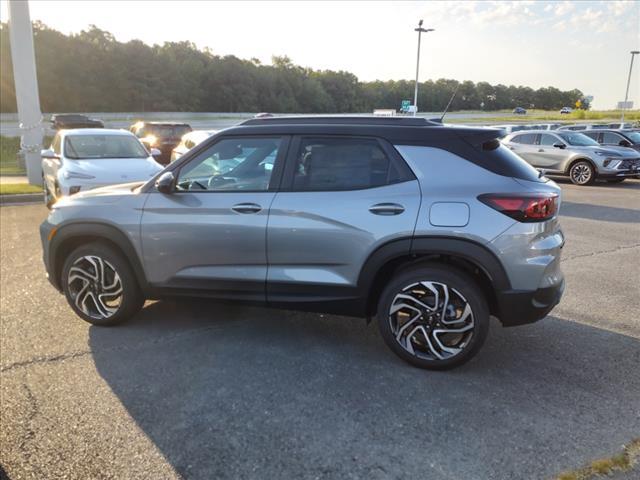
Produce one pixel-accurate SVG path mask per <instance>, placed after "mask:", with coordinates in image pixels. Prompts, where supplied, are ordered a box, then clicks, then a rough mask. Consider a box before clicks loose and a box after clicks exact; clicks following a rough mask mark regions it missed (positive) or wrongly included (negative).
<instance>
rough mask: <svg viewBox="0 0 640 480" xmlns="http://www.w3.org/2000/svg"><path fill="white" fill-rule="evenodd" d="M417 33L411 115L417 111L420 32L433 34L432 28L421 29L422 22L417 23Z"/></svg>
mask: <svg viewBox="0 0 640 480" xmlns="http://www.w3.org/2000/svg"><path fill="white" fill-rule="evenodd" d="M415 31H416V32H418V59H417V61H416V89H415V90H414V92H413V108H414V110H413V115H414V116H415V114H416V113H417V111H418V73H419V72H420V40H421V38H422V32H424V33H427V32H433V31H434V29H433V28H422V20H420V22H418V28H416V29H415Z"/></svg>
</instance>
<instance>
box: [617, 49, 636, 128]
mask: <svg viewBox="0 0 640 480" xmlns="http://www.w3.org/2000/svg"><path fill="white" fill-rule="evenodd" d="M639 53H640V51H638V50H632V51H631V65H629V78H627V91H626V93H625V94H624V103H623V104H622V116H621V118H620V123H624V109H625V108H626V106H627V99H628V98H629V84H630V83H631V70H633V57H635V56H636V55H637V54H639ZM622 126H623V125H620V127H622Z"/></svg>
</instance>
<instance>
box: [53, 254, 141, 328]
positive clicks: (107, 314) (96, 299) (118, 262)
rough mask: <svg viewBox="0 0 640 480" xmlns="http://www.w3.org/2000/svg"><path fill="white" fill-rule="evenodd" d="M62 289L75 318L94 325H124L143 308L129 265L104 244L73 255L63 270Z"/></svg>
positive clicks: (139, 292) (138, 288) (136, 283)
mask: <svg viewBox="0 0 640 480" xmlns="http://www.w3.org/2000/svg"><path fill="white" fill-rule="evenodd" d="M62 289H63V291H64V294H65V296H66V298H67V302H68V303H69V305H70V306H71V308H73V310H74V311H75V312H76V314H77V315H78V316H79V317H80V318H82V319H83V320H85V321H87V322H89V323H92V324H94V325H103V326H109V325H115V324H117V323H121V322H124V321H125V320H128V319H129V318H131V317H132V316H134V315H135V314H136V313H138V311H139V310H140V309H141V308H142V305H143V304H144V297H143V296H142V292H141V291H140V287H139V286H138V282H137V280H136V278H135V275H134V273H133V271H132V270H131V267H130V266H129V264H128V262H127V261H126V260H125V259H124V258H123V257H122V255H121V254H119V253H118V252H117V251H115V250H114V249H113V248H111V247H110V246H108V245H106V244H104V243H101V242H92V243H89V244H86V245H83V246H81V247H78V248H77V249H75V250H74V251H73V252H71V254H70V255H69V256H68V257H67V259H66V261H65V263H64V266H63V268H62Z"/></svg>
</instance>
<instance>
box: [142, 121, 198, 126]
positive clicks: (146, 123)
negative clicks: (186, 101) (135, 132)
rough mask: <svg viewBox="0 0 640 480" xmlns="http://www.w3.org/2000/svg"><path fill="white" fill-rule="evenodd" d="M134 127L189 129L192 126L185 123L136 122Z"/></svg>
mask: <svg viewBox="0 0 640 480" xmlns="http://www.w3.org/2000/svg"><path fill="white" fill-rule="evenodd" d="M134 125H160V126H167V127H169V126H170V127H189V126H190V125H189V124H188V123H185V122H144V121H143V122H136V123H134Z"/></svg>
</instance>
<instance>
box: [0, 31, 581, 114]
mask: <svg viewBox="0 0 640 480" xmlns="http://www.w3.org/2000/svg"><path fill="white" fill-rule="evenodd" d="M33 33H34V47H35V54H36V68H37V72H38V85H39V90H40V103H41V108H42V110H43V111H44V112H132V111H141V112H142V111H152V112H153V111H192V112H278V113H286V112H295V113H345V112H351V113H355V112H371V111H373V109H376V108H393V109H399V108H400V104H401V102H402V100H409V99H413V89H414V82H413V81H411V80H388V81H380V80H376V81H372V82H363V81H359V80H358V78H357V77H356V76H355V75H354V74H352V73H350V72H346V71H333V70H313V69H311V68H305V67H301V66H298V65H295V64H294V63H293V62H292V61H291V60H290V59H289V58H288V57H286V56H283V57H273V58H272V63H271V65H264V64H261V62H260V61H259V60H258V59H255V58H252V59H250V60H245V59H240V58H237V57H235V56H233V55H226V56H219V55H216V54H215V53H214V52H213V51H211V50H210V49H208V48H205V49H203V50H200V49H198V48H197V47H196V46H195V45H194V44H193V43H191V42H165V43H164V44H163V45H153V46H150V45H147V44H145V43H143V42H142V41H140V40H132V41H129V42H126V43H124V42H119V41H117V40H116V39H115V38H114V36H113V35H112V34H111V33H109V32H106V31H104V30H101V29H99V28H97V27H96V26H93V25H92V26H90V27H89V28H88V29H87V30H83V31H82V32H80V33H78V34H71V35H64V34H62V33H61V32H58V31H56V30H54V29H52V28H49V27H47V26H46V25H45V24H43V23H41V22H34V24H33ZM456 88H459V89H458V93H457V95H456V98H455V100H454V101H453V103H452V105H451V107H450V109H451V110H480V109H484V110H489V111H491V110H500V109H511V108H514V107H516V106H522V107H525V108H533V107H535V108H540V109H545V110H557V109H560V108H562V107H563V106H565V105H567V106H573V105H574V104H575V102H576V100H578V99H582V98H583V94H582V92H581V91H580V90H577V89H574V90H570V91H561V90H559V89H557V88H555V87H545V88H539V89H537V90H534V89H532V88H530V87H523V86H513V85H510V86H506V85H501V84H500V85H491V84H489V83H487V82H478V83H474V82H471V81H464V82H462V83H460V82H458V81H457V80H450V79H439V80H435V81H432V80H428V81H426V82H421V83H420V93H419V98H418V108H419V110H420V111H430V112H437V111H442V110H444V108H445V107H446V105H447V103H448V101H449V99H450V98H451V95H452V94H453V92H454V91H455V90H456ZM585 107H586V108H588V105H585ZM15 111H16V100H15V91H14V83H13V71H12V68H11V52H10V45H9V31H8V25H7V24H6V23H2V24H0V112H15Z"/></svg>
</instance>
